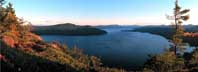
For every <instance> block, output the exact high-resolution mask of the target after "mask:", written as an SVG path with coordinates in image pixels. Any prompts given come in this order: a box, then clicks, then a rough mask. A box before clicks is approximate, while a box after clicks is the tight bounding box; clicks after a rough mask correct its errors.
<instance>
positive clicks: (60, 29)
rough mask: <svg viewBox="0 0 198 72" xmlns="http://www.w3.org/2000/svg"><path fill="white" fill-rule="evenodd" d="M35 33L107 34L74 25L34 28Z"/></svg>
mask: <svg viewBox="0 0 198 72" xmlns="http://www.w3.org/2000/svg"><path fill="white" fill-rule="evenodd" d="M32 32H33V33H36V34H38V35H72V36H75V35H102V34H106V33H107V32H106V31H104V30H101V29H98V28H95V27H92V26H79V25H75V24H72V23H64V24H56V25H51V26H33V30H32Z"/></svg>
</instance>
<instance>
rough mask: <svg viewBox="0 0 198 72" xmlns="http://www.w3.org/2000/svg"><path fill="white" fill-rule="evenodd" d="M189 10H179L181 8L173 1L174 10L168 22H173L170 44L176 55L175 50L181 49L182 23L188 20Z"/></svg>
mask: <svg viewBox="0 0 198 72" xmlns="http://www.w3.org/2000/svg"><path fill="white" fill-rule="evenodd" d="M189 11H190V10H189V9H184V10H181V7H180V6H179V5H178V0H176V1H175V8H174V16H169V18H168V19H169V20H174V25H173V27H174V34H173V38H172V42H173V43H174V53H175V55H176V54H177V49H181V48H182V44H183V43H182V37H183V33H184V31H183V27H182V23H183V21H187V20H188V19H189V15H187V13H188V12H189Z"/></svg>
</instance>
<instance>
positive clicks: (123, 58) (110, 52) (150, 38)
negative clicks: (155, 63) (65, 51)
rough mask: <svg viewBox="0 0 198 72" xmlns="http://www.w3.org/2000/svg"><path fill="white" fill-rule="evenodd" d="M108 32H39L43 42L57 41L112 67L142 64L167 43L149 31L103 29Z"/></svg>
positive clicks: (165, 46)
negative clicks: (86, 34) (95, 57)
mask: <svg viewBox="0 0 198 72" xmlns="http://www.w3.org/2000/svg"><path fill="white" fill-rule="evenodd" d="M103 30H106V31H107V32H108V34H105V35H97V36H61V35H60V36H59V35H41V37H42V38H43V39H44V40H45V41H57V42H60V43H62V44H67V45H68V47H70V48H72V47H74V46H77V47H78V48H82V49H83V51H84V53H85V54H88V55H95V56H97V57H99V58H101V60H102V62H103V64H105V65H108V66H116V67H134V66H142V65H143V64H144V62H145V61H146V60H147V59H148V58H149V57H148V55H149V54H152V55H153V54H159V53H162V52H163V51H164V50H165V48H168V47H169V45H170V43H169V42H168V40H167V39H165V38H164V37H161V36H158V35H153V34H149V33H140V32H122V31H121V30H126V29H125V28H121V29H120V28H119V29H117V28H105V29H103Z"/></svg>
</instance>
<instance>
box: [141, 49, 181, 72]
mask: <svg viewBox="0 0 198 72" xmlns="http://www.w3.org/2000/svg"><path fill="white" fill-rule="evenodd" d="M183 67H184V60H183V59H182V58H178V57H176V56H175V55H174V53H173V52H170V51H167V52H165V53H163V54H160V55H156V56H153V57H152V58H151V59H150V60H149V61H147V63H145V67H144V70H145V71H148V70H150V71H154V72H174V71H181V70H182V69H183Z"/></svg>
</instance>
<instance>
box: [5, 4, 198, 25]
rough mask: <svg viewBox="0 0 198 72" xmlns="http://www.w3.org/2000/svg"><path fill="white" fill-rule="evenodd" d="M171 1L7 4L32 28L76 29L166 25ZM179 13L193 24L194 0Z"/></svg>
mask: <svg viewBox="0 0 198 72" xmlns="http://www.w3.org/2000/svg"><path fill="white" fill-rule="evenodd" d="M174 1H175V0H149V1H147V0H146V1H145V0H86V1H84V0H61V1H57V0H8V1H7V2H11V3H13V7H14V9H15V10H16V15H17V16H18V17H19V18H23V19H25V20H27V21H29V22H31V23H32V24H33V25H53V24H60V23H74V24H77V25H92V26H95V25H111V24H121V25H169V24H170V23H171V21H169V20H167V19H166V16H165V15H166V14H168V15H172V14H173V8H174ZM179 5H181V7H182V9H186V8H187V9H190V10H191V11H190V13H189V14H190V20H189V21H187V22H185V23H184V24H196V25H198V21H196V19H197V17H198V14H197V13H198V9H197V8H196V7H198V0H179Z"/></svg>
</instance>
